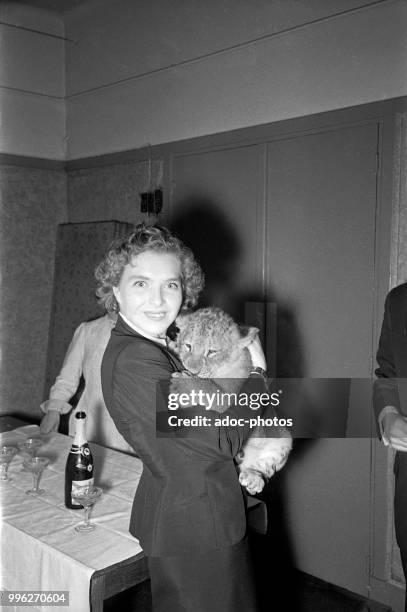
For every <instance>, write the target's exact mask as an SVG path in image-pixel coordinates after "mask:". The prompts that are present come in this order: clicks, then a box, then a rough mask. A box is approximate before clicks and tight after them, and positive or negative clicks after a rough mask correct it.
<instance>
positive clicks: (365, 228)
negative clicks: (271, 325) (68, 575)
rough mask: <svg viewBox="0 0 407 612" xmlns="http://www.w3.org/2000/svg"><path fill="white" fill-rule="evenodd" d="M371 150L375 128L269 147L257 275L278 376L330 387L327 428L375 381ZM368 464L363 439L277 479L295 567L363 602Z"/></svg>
mask: <svg viewBox="0 0 407 612" xmlns="http://www.w3.org/2000/svg"><path fill="white" fill-rule="evenodd" d="M377 145H378V129H377V125H376V124H375V123H370V124H364V125H357V126H349V127H338V128H337V129H332V130H330V131H324V132H320V133H318V132H317V133H312V134H309V135H305V136H298V137H291V138H287V139H282V140H279V141H276V142H273V143H269V145H268V152H267V153H268V162H267V168H268V177H267V194H268V195H267V238H266V240H267V244H266V252H267V256H266V277H267V292H268V297H269V299H270V298H271V297H272V299H273V300H274V301H275V303H276V307H277V320H278V326H277V372H278V373H279V374H280V375H281V376H292V377H314V378H323V379H325V378H327V379H328V378H332V379H337V381H335V383H336V391H335V394H334V395H333V394H332V388H333V387H332V385H331V386H329V385H328V383H327V386H328V387H329V388H330V389H331V392H328V393H326V394H325V397H324V404H323V405H322V406H321V416H322V418H323V419H326V421H327V422H328V423H329V422H330V421H332V422H333V421H334V420H335V419H336V418H337V416H338V415H337V414H336V411H337V408H338V401H337V400H338V393H339V394H341V393H342V394H343V393H345V394H346V392H347V391H346V390H347V381H346V380H345V381H342V380H341V379H343V378H346V377H353V378H355V379H360V378H364V377H365V378H366V379H368V378H369V377H370V376H371V374H372V357H373V354H374V352H375V347H373V344H372V337H373V331H372V330H373V325H374V321H373V305H374V287H375V269H374V262H375V215H376V171H377V149H378V146H377ZM348 391H349V393H348V397H347V398H346V402H347V404H346V408H347V414H346V415H345V422H344V428H345V429H346V426H348V425H350V424H353V425H354V424H355V423H356V425H354V426H356V427H359V430H358V431H360V435H363V436H368V435H369V422H370V414H371V390H370V383H369V381H367V384H366V382H365V383H363V381H359V380H355V381H354V382H353V383H351V386H350V388H349V387H348ZM362 416H363V417H364V423H365V425H364V428H363V426H361V425H360V421H361V420H362V419H361V418H360V417H362ZM358 423H359V425H358ZM362 428H363V431H362ZM370 465H371V440H370V439H369V438H368V437H364V438H354V439H332V438H328V439H319V440H314V441H313V442H312V443H308V445H307V446H306V447H305V448H304V447H303V449H302V452H301V453H299V456H298V457H297V456H296V455H295V453H294V455H293V457H292V461H291V462H290V464H289V466H288V468H287V470H286V472H285V474H284V491H285V508H286V518H287V522H288V528H289V532H290V535H291V541H292V543H293V546H294V556H295V560H296V565H297V567H299V568H300V569H302V570H304V571H306V572H308V573H310V574H313V575H315V576H318V577H320V578H322V579H324V580H327V581H328V582H332V583H334V584H338V585H340V586H343V587H346V588H347V589H350V590H353V591H356V592H358V593H362V594H365V595H366V594H367V593H368V591H367V585H368V583H369V558H370V550H369V538H370V527H371V526H370V490H371V481H370V479H371V474H370Z"/></svg>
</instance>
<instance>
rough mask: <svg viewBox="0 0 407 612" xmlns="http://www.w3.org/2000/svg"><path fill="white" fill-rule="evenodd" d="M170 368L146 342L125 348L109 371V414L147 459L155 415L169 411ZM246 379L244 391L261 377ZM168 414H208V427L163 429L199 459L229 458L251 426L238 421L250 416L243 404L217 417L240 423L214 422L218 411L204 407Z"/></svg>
mask: <svg viewBox="0 0 407 612" xmlns="http://www.w3.org/2000/svg"><path fill="white" fill-rule="evenodd" d="M172 372H173V370H172V367H171V365H170V364H169V362H168V360H167V359H166V358H165V356H164V355H162V354H161V351H160V350H159V349H157V348H156V347H154V346H153V345H148V344H147V343H143V344H142V345H141V344H137V345H134V346H131V347H127V349H125V350H124V351H122V353H121V354H120V355H119V357H118V358H117V360H116V364H115V369H114V374H113V396H114V400H115V409H114V413H112V412H111V415H112V417H113V419H114V421H115V424H116V427H117V429H118V430H119V431H120V433H121V434H122V436H123V437H124V438H125V440H126V441H127V442H128V443H129V444H130V445H131V446H132V447H133V448H134V449H135V451H136V452H138V453H139V454H140V455H141V456H142V458H143V461H145V462H147V463H148V458H149V457H150V456H151V438H156V436H157V432H156V417H157V415H158V417H160V416H161V417H164V418H166V416H167V415H168V414H169V413H168V411H167V405H168V388H169V381H170V377H171V374H172ZM250 381H251V383H248V387H247V389H248V390H250V391H254V390H255V389H257V390H258V388H260V387H261V388H262V389H263V388H264V381H263V380H259V377H256V378H253V379H250ZM170 414H171V415H174V416H180V417H187V416H188V417H191V418H193V417H194V416H200V415H201V416H206V417H207V418H210V419H212V425H211V426H208V427H201V426H199V427H190V428H186V429H184V430H180V429H179V428H178V429H177V428H174V433H173V435H172V436H171V433H169V434H168V435H169V436H171V441H170V443H171V444H177V445H180V446H182V447H183V448H184V450H185V451H186V452H191V453H194V454H199V455H200V456H201V458H202V459H203V460H205V459H213V458H214V457H215V458H217V459H225V458H228V459H230V458H232V457H235V456H236V455H237V453H238V452H239V451H240V450H241V448H242V447H243V445H244V442H245V441H246V439H247V437H248V436H249V434H250V431H251V430H250V425H249V423H248V422H247V423H244V421H245V420H247V421H248V419H249V418H250V417H251V416H253V414H252V411H250V409H249V408H248V407H247V406H233V407H232V408H231V409H230V410H228V411H227V412H225V413H224V414H223V415H222V416H223V417H224V416H225V415H229V417H230V418H237V419H242V423H241V425H240V426H237V427H227V426H215V425H214V421H215V419H216V418H219V416H220V415H219V414H218V413H215V412H213V411H210V410H209V411H205V410H203V409H202V407H194V408H190V409H188V410H187V411H186V410H176V411H173V412H171V413H170ZM167 433H168V430H167V432H165V434H167ZM158 437H160V433H159V434H158Z"/></svg>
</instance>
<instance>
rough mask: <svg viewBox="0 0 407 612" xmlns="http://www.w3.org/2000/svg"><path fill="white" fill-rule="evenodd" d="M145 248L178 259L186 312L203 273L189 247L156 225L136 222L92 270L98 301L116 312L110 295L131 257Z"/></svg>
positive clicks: (198, 288) (115, 306)
mask: <svg viewBox="0 0 407 612" xmlns="http://www.w3.org/2000/svg"><path fill="white" fill-rule="evenodd" d="M145 251H155V252H156V253H157V252H158V253H172V254H174V255H176V256H177V257H178V258H179V260H180V262H181V282H182V295H183V299H182V307H181V311H186V310H189V309H190V308H192V307H193V306H195V305H196V303H197V301H198V297H199V294H200V293H201V291H202V289H203V286H204V275H203V272H202V270H201V267H200V265H199V264H198V262H197V261H196V259H195V257H194V255H193V253H192V251H191V249H189V248H188V247H187V246H185V245H184V244H183V243H182V242H181V240H179V239H178V238H177V237H176V236H174V235H173V234H171V232H170V231H169V230H168V229H167V228H166V227H162V226H159V225H150V226H148V225H145V224H144V223H141V224H140V225H136V227H135V229H134V231H133V232H132V233H131V234H129V235H127V236H125V237H123V238H118V239H117V240H115V241H113V242H112V244H111V245H110V247H109V250H108V251H107V253H106V255H105V257H104V258H103V259H102V261H101V262H100V264H99V265H98V266H97V267H96V269H95V278H96V280H97V289H96V295H97V297H98V302H99V304H100V305H101V306H103V307H104V308H105V309H106V310H107V311H108V312H118V311H119V305H118V303H117V301H116V298H115V296H114V294H113V287H117V286H118V284H119V283H120V279H121V277H122V274H123V270H124V268H125V266H126V265H127V264H128V263H130V262H131V260H132V259H133V257H135V256H136V255H140V253H144V252H145Z"/></svg>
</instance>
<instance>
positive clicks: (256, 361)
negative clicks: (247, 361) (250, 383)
mask: <svg viewBox="0 0 407 612" xmlns="http://www.w3.org/2000/svg"><path fill="white" fill-rule="evenodd" d="M247 349H248V351H249V353H250V357H251V360H252V365H253V367H254V368H262V369H263V370H265V371H266V370H267V363H266V357H265V356H264V352H263V349H262V346H261V343H260V338H259V336H258V335H257V336H256V337H255V338H254V340H253V341H252V342H251V343H250V344H249V346H248V347H247Z"/></svg>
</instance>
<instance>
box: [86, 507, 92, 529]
mask: <svg viewBox="0 0 407 612" xmlns="http://www.w3.org/2000/svg"><path fill="white" fill-rule="evenodd" d="M90 509H91V506H85V525H86V526H88V525H89V523H90Z"/></svg>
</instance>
